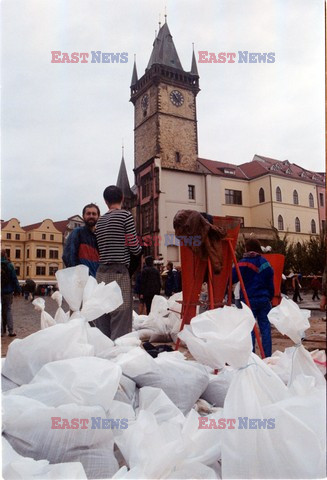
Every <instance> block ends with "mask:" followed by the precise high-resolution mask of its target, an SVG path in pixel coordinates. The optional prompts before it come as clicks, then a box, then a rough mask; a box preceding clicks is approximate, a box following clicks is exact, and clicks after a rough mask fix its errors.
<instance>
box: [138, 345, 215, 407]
mask: <svg viewBox="0 0 327 480" xmlns="http://www.w3.org/2000/svg"><path fill="white" fill-rule="evenodd" d="M152 361H153V364H154V368H153V369H152V370H151V371H148V372H146V373H144V374H142V375H137V376H135V377H133V380H134V381H135V382H136V385H137V386H138V387H139V388H141V387H155V388H161V389H162V390H163V391H164V392H165V394H166V395H167V396H168V397H169V398H170V400H171V401H172V402H173V403H174V404H175V405H176V406H177V407H178V408H179V409H180V410H181V411H182V413H183V414H184V415H185V414H186V413H188V412H189V411H190V410H191V408H192V407H193V405H194V404H195V402H196V401H197V400H198V399H199V398H200V396H201V394H202V393H203V392H204V390H205V389H206V388H207V386H208V383H209V375H208V373H207V370H206V369H205V367H203V365H200V364H198V363H196V362H191V361H186V360H185V359H184V357H183V355H182V354H180V353H179V352H170V353H167V352H164V353H161V354H159V356H158V357H157V358H156V359H152Z"/></svg>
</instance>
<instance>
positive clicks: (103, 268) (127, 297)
mask: <svg viewBox="0 0 327 480" xmlns="http://www.w3.org/2000/svg"><path fill="white" fill-rule="evenodd" d="M103 197H104V200H105V202H106V204H107V206H108V208H109V210H108V212H107V213H105V214H104V215H102V217H100V218H99V220H98V223H97V225H96V231H95V234H96V238H97V243H98V249H99V254H100V265H99V268H98V271H97V275H96V279H97V281H98V282H99V283H100V282H105V283H110V282H113V281H114V280H116V282H117V283H118V285H119V286H120V288H121V291H122V296H123V304H122V305H121V306H120V307H119V308H117V309H116V310H115V311H114V312H111V313H108V314H105V315H102V316H101V317H100V318H98V319H97V320H96V325H97V327H98V328H99V329H100V330H101V331H102V332H103V333H104V334H105V335H107V336H108V337H109V338H111V339H112V340H115V339H116V338H118V337H121V336H122V335H125V334H126V333H128V332H130V331H131V329H132V310H133V303H132V301H133V297H132V287H131V279H130V276H129V272H128V267H129V264H130V254H131V253H132V254H133V255H140V254H141V251H142V249H141V247H140V245H139V242H138V239H137V235H136V230H135V225H134V220H133V217H132V214H131V213H130V212H128V211H127V210H122V208H121V206H122V202H123V193H122V191H121V189H120V188H119V187H116V186H114V185H111V186H109V187H107V188H106V189H105V191H104V192H103Z"/></svg>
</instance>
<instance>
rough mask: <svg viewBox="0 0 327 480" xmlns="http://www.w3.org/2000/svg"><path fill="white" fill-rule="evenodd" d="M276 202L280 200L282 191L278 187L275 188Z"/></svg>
mask: <svg viewBox="0 0 327 480" xmlns="http://www.w3.org/2000/svg"><path fill="white" fill-rule="evenodd" d="M276 202H282V191H281V189H280V188H279V187H277V188H276Z"/></svg>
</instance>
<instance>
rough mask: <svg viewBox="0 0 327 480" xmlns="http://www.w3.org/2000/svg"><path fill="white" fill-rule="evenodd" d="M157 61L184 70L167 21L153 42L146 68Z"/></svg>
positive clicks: (159, 63)
mask: <svg viewBox="0 0 327 480" xmlns="http://www.w3.org/2000/svg"><path fill="white" fill-rule="evenodd" d="M155 63H156V64H158V65H167V66H169V67H174V68H177V69H178V70H183V67H182V64H181V62H180V60H179V58H178V54H177V50H176V47H175V45H174V42H173V37H172V35H171V33H170V31H169V28H168V24H167V23H164V24H163V26H162V27H161V28H160V30H159V32H158V36H157V38H156V39H155V41H154V42H153V49H152V53H151V57H150V60H149V63H148V66H147V68H146V70H148V69H149V68H151V66H152V65H154V64H155Z"/></svg>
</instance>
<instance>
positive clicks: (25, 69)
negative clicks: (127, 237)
mask: <svg viewBox="0 0 327 480" xmlns="http://www.w3.org/2000/svg"><path fill="white" fill-rule="evenodd" d="M165 12H166V14H167V23H168V26H169V29H170V32H171V34H172V36H173V40H174V43H175V47H176V49H177V52H178V55H179V58H180V61H181V63H182V66H183V69H184V70H185V71H190V69H191V57H192V43H194V51H195V55H196V59H197V61H198V60H199V53H198V52H199V51H207V52H213V53H215V54H218V53H219V52H230V53H235V54H236V55H235V61H234V63H198V71H199V75H200V88H201V91H200V92H199V94H198V96H197V118H198V143H199V157H201V158H208V159H211V160H218V161H222V162H228V163H235V164H241V163H244V162H248V161H251V160H252V158H253V156H254V155H255V154H258V155H263V156H267V157H272V158H276V159H278V160H286V159H287V160H289V161H290V162H291V163H296V164H298V165H300V166H302V167H304V168H307V169H309V170H315V171H324V169H325V144H324V79H325V73H324V1H323V0H205V1H203V0H138V1H135V0H134V1H133V0H120V1H119V2H118V1H116V0H3V1H2V81H1V85H2V111H1V117H2V141H1V152H2V155H1V158H2V162H1V185H2V196H1V218H2V219H4V220H9V219H10V218H12V217H16V218H18V219H19V220H20V222H21V226H24V225H28V224H31V223H35V222H40V221H42V220H44V219H46V218H51V219H52V220H54V221H58V220H64V219H66V218H68V217H70V216H72V215H75V214H81V210H82V207H83V206H84V205H85V204H87V203H89V202H95V203H97V204H98V205H99V207H100V209H101V211H102V212H103V213H104V212H105V211H106V208H105V204H104V201H103V198H102V193H103V190H104V189H105V187H106V186H108V185H111V184H115V183H116V180H117V175H118V171H119V166H120V162H121V157H122V143H123V144H124V157H125V162H126V166H127V170H128V174H129V179H130V183H131V185H133V183H134V174H133V166H134V132H133V128H134V110H133V104H132V103H131V102H130V101H129V99H130V83H131V77H132V70H133V62H134V54H135V55H136V64H137V71H138V76H139V78H140V77H141V76H142V75H143V74H144V71H145V68H146V66H147V63H148V61H149V58H150V55H151V51H152V44H153V40H154V38H155V32H156V31H157V30H158V28H159V25H158V22H159V18H160V20H161V22H162V23H163V22H164V21H165ZM159 16H160V17H159ZM53 51H60V52H62V54H63V53H64V52H65V53H68V54H69V58H71V57H70V55H71V54H72V53H73V52H78V53H83V52H87V53H89V58H88V62H86V63H81V62H80V61H79V62H78V63H53V62H51V60H52V58H53V57H52V54H51V52H53ZM91 51H101V52H102V53H117V52H118V53H123V52H126V53H127V54H128V55H127V59H128V61H127V62H125V63H91ZM239 51H242V52H243V51H248V52H252V53H268V52H272V53H274V59H275V62H273V63H249V62H248V63H239V61H238V60H239V54H238V52H239ZM62 54H61V56H60V57H59V58H60V59H64V56H63V55H62ZM80 60H81V59H80Z"/></svg>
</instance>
